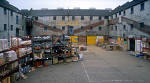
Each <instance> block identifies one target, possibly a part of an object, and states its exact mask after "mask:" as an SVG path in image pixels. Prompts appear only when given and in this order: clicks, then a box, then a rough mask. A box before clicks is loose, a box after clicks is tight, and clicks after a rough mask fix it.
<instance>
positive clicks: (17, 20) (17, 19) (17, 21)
mask: <svg viewBox="0 0 150 83" xmlns="http://www.w3.org/2000/svg"><path fill="white" fill-rule="evenodd" d="M16 24H19V18H18V16H16Z"/></svg>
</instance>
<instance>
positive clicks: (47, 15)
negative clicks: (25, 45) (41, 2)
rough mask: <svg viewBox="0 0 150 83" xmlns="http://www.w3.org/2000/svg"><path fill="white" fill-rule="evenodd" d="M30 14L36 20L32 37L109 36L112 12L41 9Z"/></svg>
mask: <svg viewBox="0 0 150 83" xmlns="http://www.w3.org/2000/svg"><path fill="white" fill-rule="evenodd" d="M29 12H30V16H32V17H33V18H34V23H33V28H32V35H39V34H40V35H42V34H47V35H51V34H59V35H61V34H69V35H108V33H107V30H106V29H107V28H106V27H107V19H108V14H109V13H110V12H111V10H96V9H55V10H48V9H41V10H30V11H29ZM98 23H100V24H98ZM95 24H96V25H95ZM55 30H56V31H55ZM57 31H58V32H57Z"/></svg>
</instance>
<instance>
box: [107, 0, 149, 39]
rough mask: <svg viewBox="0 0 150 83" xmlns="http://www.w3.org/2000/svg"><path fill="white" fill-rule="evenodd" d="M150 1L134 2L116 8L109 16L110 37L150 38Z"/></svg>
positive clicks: (136, 0)
mask: <svg viewBox="0 0 150 83" xmlns="http://www.w3.org/2000/svg"><path fill="white" fill-rule="evenodd" d="M149 9H150V0H133V1H131V2H127V3H125V4H123V5H122V6H118V7H117V8H115V9H114V10H113V11H112V12H111V14H110V15H109V20H110V24H109V35H110V36H116V37H118V36H120V37H125V38H127V37H137V38H141V37H148V38H149V37H150V10H149Z"/></svg>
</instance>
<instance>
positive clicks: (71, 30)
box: [69, 26, 74, 35]
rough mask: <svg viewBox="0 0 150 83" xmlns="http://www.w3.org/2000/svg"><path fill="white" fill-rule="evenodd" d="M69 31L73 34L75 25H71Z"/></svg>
mask: <svg viewBox="0 0 150 83" xmlns="http://www.w3.org/2000/svg"><path fill="white" fill-rule="evenodd" d="M69 33H70V35H73V33H74V32H73V26H70V27H69Z"/></svg>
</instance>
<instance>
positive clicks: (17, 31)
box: [16, 28, 19, 37]
mask: <svg viewBox="0 0 150 83" xmlns="http://www.w3.org/2000/svg"><path fill="white" fill-rule="evenodd" d="M18 36H19V29H18V28H16V37H18Z"/></svg>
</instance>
